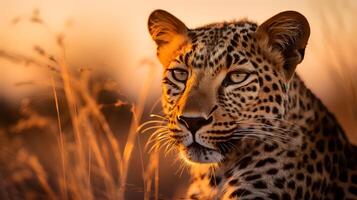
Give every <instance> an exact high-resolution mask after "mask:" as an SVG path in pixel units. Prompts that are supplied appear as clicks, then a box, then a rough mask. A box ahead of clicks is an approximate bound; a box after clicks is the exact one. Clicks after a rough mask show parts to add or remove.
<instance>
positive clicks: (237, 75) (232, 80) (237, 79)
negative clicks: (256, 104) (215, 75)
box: [224, 71, 249, 85]
mask: <svg viewBox="0 0 357 200" xmlns="http://www.w3.org/2000/svg"><path fill="white" fill-rule="evenodd" d="M248 77H249V73H246V72H239V71H233V72H230V73H229V74H228V75H227V77H226V79H225V80H224V85H232V84H239V83H242V82H244V81H245V80H247V78H248Z"/></svg>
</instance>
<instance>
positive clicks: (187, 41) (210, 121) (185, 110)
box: [148, 10, 310, 163]
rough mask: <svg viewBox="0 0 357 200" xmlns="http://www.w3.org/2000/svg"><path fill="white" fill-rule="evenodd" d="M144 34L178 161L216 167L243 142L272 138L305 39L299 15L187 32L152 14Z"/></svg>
mask: <svg viewBox="0 0 357 200" xmlns="http://www.w3.org/2000/svg"><path fill="white" fill-rule="evenodd" d="M148 27H149V32H150V34H151V36H152V38H153V40H154V41H155V42H156V44H157V56H158V58H159V60H160V62H161V64H162V65H163V67H164V72H163V79H162V86H163V96H162V104H163V108H164V112H165V115H166V117H167V119H168V128H169V130H170V131H169V133H168V137H170V138H171V140H172V141H174V144H175V146H176V147H177V148H178V149H179V150H180V154H181V155H182V157H183V158H184V159H186V160H188V161H193V162H196V163H217V162H221V161H222V160H223V159H224V158H225V157H226V155H228V153H229V152H230V151H232V150H233V149H235V148H239V147H240V146H242V145H243V143H244V142H243V143H242V141H244V139H246V140H247V141H248V140H250V139H254V138H255V139H257V138H264V137H265V138H269V137H274V135H271V134H270V135H269V134H268V133H269V131H271V130H272V129H273V128H274V127H273V126H269V125H271V123H272V120H276V121H279V120H280V119H281V120H283V119H284V117H285V112H286V109H287V108H286V104H287V87H288V83H289V80H290V79H291V77H292V76H293V74H294V71H295V68H296V66H297V64H299V63H300V62H301V61H302V60H303V57H304V51H305V47H306V44H307V41H308V38H309V34H310V28H309V24H308V22H307V20H306V18H305V17H304V16H303V15H301V14H300V13H297V12H295V11H286V12H282V13H279V14H277V15H275V16H273V17H272V18H270V19H268V20H267V21H266V22H264V23H263V24H262V25H260V26H257V25H256V24H255V23H252V22H249V21H246V20H243V21H235V22H230V23H217V24H211V25H207V26H204V27H200V28H196V29H189V28H187V27H186V25H185V24H184V23H183V22H181V21H180V20H179V19H177V18H176V17H174V16H173V15H171V14H170V13H168V12H166V11H163V10H156V11H154V12H153V13H152V14H151V15H150V17H149V22H148Z"/></svg>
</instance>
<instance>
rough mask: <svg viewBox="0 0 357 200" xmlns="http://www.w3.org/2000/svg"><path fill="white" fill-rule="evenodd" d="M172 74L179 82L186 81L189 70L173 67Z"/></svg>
mask: <svg viewBox="0 0 357 200" xmlns="http://www.w3.org/2000/svg"><path fill="white" fill-rule="evenodd" d="M170 71H171V75H172V77H173V78H174V79H175V80H176V81H179V82H186V80H187V78H188V72H187V71H186V70H184V69H178V68H176V69H171V70H170Z"/></svg>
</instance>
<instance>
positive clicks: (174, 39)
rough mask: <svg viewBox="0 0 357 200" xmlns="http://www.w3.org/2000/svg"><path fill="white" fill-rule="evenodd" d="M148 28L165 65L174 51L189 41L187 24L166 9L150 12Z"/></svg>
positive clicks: (160, 58)
mask: <svg viewBox="0 0 357 200" xmlns="http://www.w3.org/2000/svg"><path fill="white" fill-rule="evenodd" d="M148 28H149V32H150V35H151V37H152V39H153V40H154V41H155V42H156V44H157V55H158V57H159V60H160V61H161V63H162V64H163V65H164V66H166V65H167V64H168V62H169V60H170V57H171V56H172V53H173V52H175V51H176V50H177V49H178V48H180V46H181V45H182V44H184V43H186V42H187V41H188V28H187V27H186V25H185V24H184V23H183V22H181V21H180V20H179V19H177V18H176V17H175V16H173V15H172V14H170V13H168V12H166V11H164V10H155V11H154V12H152V13H151V14H150V17H149V20H148Z"/></svg>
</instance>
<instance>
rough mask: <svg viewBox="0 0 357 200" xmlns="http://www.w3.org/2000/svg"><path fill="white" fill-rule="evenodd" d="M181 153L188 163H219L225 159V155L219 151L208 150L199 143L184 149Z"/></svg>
mask: <svg viewBox="0 0 357 200" xmlns="http://www.w3.org/2000/svg"><path fill="white" fill-rule="evenodd" d="M180 152H181V155H182V156H183V159H184V160H185V161H187V162H188V163H192V162H193V163H217V162H220V161H221V160H222V159H223V155H221V153H220V152H219V151H218V150H215V149H211V148H207V147H205V146H202V145H200V144H199V143H197V142H193V143H192V144H190V145H189V146H187V147H183V148H182V150H181V151H180Z"/></svg>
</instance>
